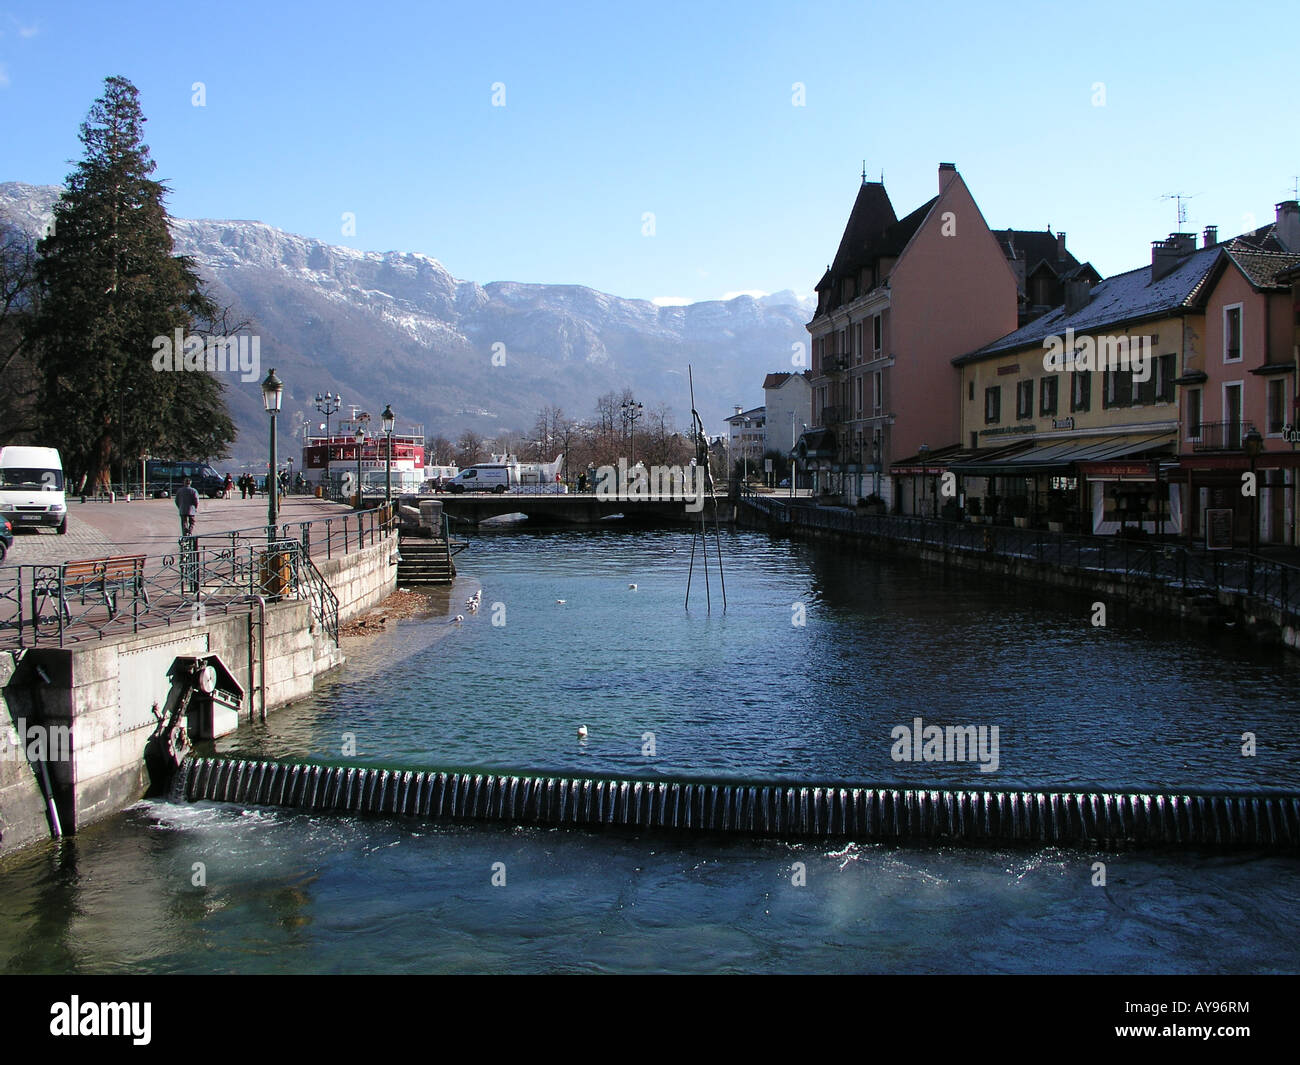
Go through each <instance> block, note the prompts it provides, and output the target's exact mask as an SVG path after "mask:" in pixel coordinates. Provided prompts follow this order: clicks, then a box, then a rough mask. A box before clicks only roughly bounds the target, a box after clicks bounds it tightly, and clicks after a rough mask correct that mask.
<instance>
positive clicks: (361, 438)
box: [356, 425, 366, 510]
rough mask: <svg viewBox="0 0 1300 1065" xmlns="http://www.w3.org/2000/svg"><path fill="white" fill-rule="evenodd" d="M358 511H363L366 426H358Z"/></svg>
mask: <svg viewBox="0 0 1300 1065" xmlns="http://www.w3.org/2000/svg"><path fill="white" fill-rule="evenodd" d="M356 441H357V510H360V509H361V446H362V445H363V444H364V443H365V442H366V430H365V428H364V426H360V425H358V426H357V433H356Z"/></svg>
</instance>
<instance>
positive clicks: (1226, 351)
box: [1176, 200, 1300, 546]
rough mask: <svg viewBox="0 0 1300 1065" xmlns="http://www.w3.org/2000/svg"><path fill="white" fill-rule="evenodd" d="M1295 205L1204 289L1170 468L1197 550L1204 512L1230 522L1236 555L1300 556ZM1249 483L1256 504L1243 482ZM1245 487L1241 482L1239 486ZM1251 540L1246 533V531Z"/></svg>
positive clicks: (1236, 249)
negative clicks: (1269, 550) (1175, 459)
mask: <svg viewBox="0 0 1300 1065" xmlns="http://www.w3.org/2000/svg"><path fill="white" fill-rule="evenodd" d="M1297 268H1300V205H1298V204H1297V203H1296V201H1294V200H1287V201H1284V202H1282V203H1280V204H1278V205H1277V221H1276V222H1275V223H1274V224H1273V225H1271V226H1266V227H1264V229H1262V230H1256V231H1255V232H1253V233H1248V234H1243V235H1242V236H1241V237H1238V238H1236V239H1234V240H1231V241H1229V242H1227V243H1226V244H1224V245H1222V246H1221V253H1220V256H1219V258H1218V260H1217V261H1216V262H1215V264H1214V268H1213V269H1212V270H1211V272H1210V274H1209V275H1208V276H1207V278H1206V280H1205V283H1204V286H1203V287H1204V296H1203V298H1204V308H1205V318H1204V326H1203V329H1204V338H1203V342H1202V344H1201V345H1200V347H1199V351H1197V353H1196V354H1195V355H1193V356H1190V357H1189V358H1188V361H1187V364H1186V366H1185V367H1184V370H1183V374H1182V376H1181V377H1180V378H1179V381H1178V383H1179V385H1180V386H1181V392H1182V395H1181V403H1180V426H1179V464H1178V466H1179V468H1178V471H1177V475H1176V476H1177V478H1178V479H1179V480H1180V481H1181V482H1182V483H1183V484H1184V485H1185V486H1186V487H1185V489H1184V498H1185V500H1186V504H1185V509H1186V513H1185V520H1184V528H1185V530H1186V532H1187V536H1188V538H1189V539H1193V540H1200V541H1202V542H1203V541H1204V537H1205V532H1206V525H1207V512H1211V511H1218V512H1219V513H1220V515H1223V517H1221V518H1220V519H1219V520H1220V525H1221V527H1225V528H1226V526H1224V525H1223V522H1224V518H1225V517H1226V512H1231V531H1232V539H1233V541H1234V542H1235V543H1237V544H1238V545H1239V546H1248V545H1251V544H1289V545H1292V546H1300V530H1298V529H1297V520H1296V519H1297V505H1296V503H1297V501H1296V485H1297V473H1298V472H1300V451H1297V446H1298V442H1297V439H1296V437H1297V434H1296V433H1295V432H1294V429H1293V427H1294V425H1295V423H1296V422H1297V420H1300V419H1297V417H1296V405H1295V404H1296V396H1297V394H1298V393H1297V375H1298V374H1300V351H1297V345H1296V328H1297V325H1300V300H1298V299H1297V294H1296V288H1295V285H1294V284H1293V282H1292V277H1293V276H1295V271H1296V270H1297ZM1252 470H1253V472H1254V473H1255V484H1254V488H1255V494H1254V495H1252V494H1251V493H1250V491H1249V489H1248V488H1247V487H1244V485H1243V477H1242V475H1243V473H1249V472H1252ZM1245 484H1247V485H1248V484H1249V481H1248V479H1247V481H1246V482H1245ZM1252 530H1253V531H1252Z"/></svg>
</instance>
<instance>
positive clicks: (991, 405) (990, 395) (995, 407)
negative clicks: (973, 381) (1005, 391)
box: [984, 385, 1002, 423]
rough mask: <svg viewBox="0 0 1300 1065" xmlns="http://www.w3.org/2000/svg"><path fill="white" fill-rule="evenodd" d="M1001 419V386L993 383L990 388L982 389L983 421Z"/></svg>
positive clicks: (997, 420)
mask: <svg viewBox="0 0 1300 1065" xmlns="http://www.w3.org/2000/svg"><path fill="white" fill-rule="evenodd" d="M1001 420H1002V386H1001V385H994V386H993V387H992V388H986V389H984V421H985V422H986V423H988V422H999V421H1001Z"/></svg>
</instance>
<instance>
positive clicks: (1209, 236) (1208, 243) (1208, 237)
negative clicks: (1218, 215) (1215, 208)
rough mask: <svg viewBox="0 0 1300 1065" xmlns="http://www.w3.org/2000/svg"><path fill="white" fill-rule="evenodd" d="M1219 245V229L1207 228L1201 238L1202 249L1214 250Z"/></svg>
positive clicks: (1215, 227) (1216, 227)
mask: <svg viewBox="0 0 1300 1065" xmlns="http://www.w3.org/2000/svg"><path fill="white" fill-rule="evenodd" d="M1218 243H1219V227H1218V226H1206V227H1205V233H1204V235H1203V236H1202V237H1201V247H1202V248H1213V247H1214V246H1215V245H1216V244H1218Z"/></svg>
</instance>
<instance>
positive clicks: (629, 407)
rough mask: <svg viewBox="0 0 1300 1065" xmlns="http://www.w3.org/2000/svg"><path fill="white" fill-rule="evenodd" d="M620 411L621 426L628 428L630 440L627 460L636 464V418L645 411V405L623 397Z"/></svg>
mask: <svg viewBox="0 0 1300 1065" xmlns="http://www.w3.org/2000/svg"><path fill="white" fill-rule="evenodd" d="M622 411H623V428H624V429H628V430H630V431H629V436H630V441H631V442H630V444H629V448H628V450H629V451H630V453H631V454H630V457H629V459H628V461H629V462H630V463H631V465H633V466H635V465H636V420H637V419H638V418H639V417H641V415H642V414H644V413H645V407H644V406H643V405H642V404H640V403H634V402H633V401H631V400H627V399H625V400H623V406H622Z"/></svg>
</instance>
